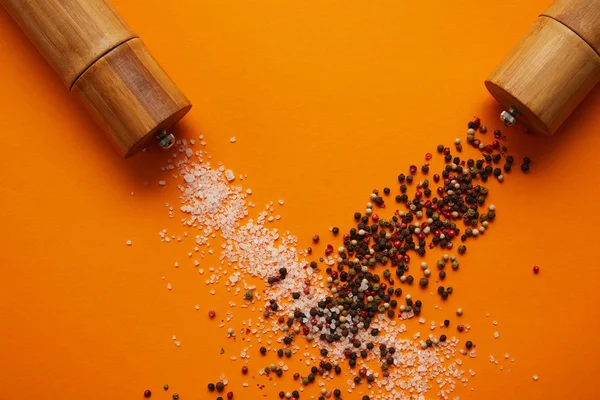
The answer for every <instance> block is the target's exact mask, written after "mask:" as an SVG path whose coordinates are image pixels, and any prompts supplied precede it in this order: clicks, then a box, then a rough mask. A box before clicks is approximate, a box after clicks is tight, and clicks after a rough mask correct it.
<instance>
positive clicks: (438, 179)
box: [433, 174, 440, 183]
mask: <svg viewBox="0 0 600 400" xmlns="http://www.w3.org/2000/svg"><path fill="white" fill-rule="evenodd" d="M433 181H434V182H435V183H438V182H439V181H440V175H439V174H433Z"/></svg>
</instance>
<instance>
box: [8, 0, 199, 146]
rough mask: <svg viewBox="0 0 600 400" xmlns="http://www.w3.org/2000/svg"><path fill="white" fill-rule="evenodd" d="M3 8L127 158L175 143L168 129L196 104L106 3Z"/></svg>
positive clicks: (42, 1)
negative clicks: (156, 144)
mask: <svg viewBox="0 0 600 400" xmlns="http://www.w3.org/2000/svg"><path fill="white" fill-rule="evenodd" d="M0 4H2V5H3V6H4V7H5V8H6V10H7V11H8V12H9V14H10V15H11V16H12V18H13V19H14V20H15V21H16V22H17V23H18V24H19V26H20V27H21V28H22V29H23V31H24V32H25V33H26V34H27V36H28V37H29V39H30V40H31V41H32V42H33V44H34V45H35V46H36V47H37V48H38V50H39V51H40V53H42V55H43V56H44V58H45V59H46V60H47V61H48V63H49V64H50V65H51V66H52V67H53V68H54V70H55V71H56V72H57V74H58V75H59V77H60V78H61V79H62V81H63V82H64V84H65V85H66V87H67V89H68V90H70V91H72V92H75V93H76V94H77V95H78V96H79V98H80V99H81V100H82V102H83V104H84V106H85V108H86V109H87V110H88V111H89V113H90V114H91V115H92V116H93V117H94V118H95V119H96V120H97V121H98V122H99V123H100V125H102V126H103V127H104V128H105V130H106V131H107V133H108V136H109V137H110V139H111V140H112V141H113V142H114V143H115V145H116V146H117V148H118V149H119V150H120V151H121V152H122V154H124V155H125V157H129V156H131V155H133V154H135V153H136V152H137V151H139V150H141V149H143V148H144V147H145V146H146V145H147V144H148V142H149V141H151V140H152V139H154V138H156V139H155V140H156V141H158V142H159V144H160V145H161V146H162V147H169V146H170V145H171V144H172V142H173V140H174V138H173V136H172V135H171V134H167V133H166V130H167V129H169V128H171V127H172V126H173V125H174V124H175V123H176V122H177V121H179V120H180V119H181V118H182V117H183V116H184V115H185V114H186V113H187V112H188V111H189V110H190V108H191V106H192V105H191V103H190V102H189V101H188V99H187V98H186V97H185V96H184V95H183V93H182V92H181V91H180V90H179V88H178V87H177V86H176V85H175V84H174V83H173V81H172V80H171V79H170V78H169V77H168V76H167V74H166V73H165V71H164V70H163V69H162V68H161V67H160V66H159V65H158V63H157V62H156V60H155V59H154V58H153V57H152V56H151V55H150V53H149V52H148V49H147V48H146V46H145V45H144V43H143V42H142V41H141V40H140V39H139V38H138V37H137V35H136V34H135V33H134V32H133V31H132V30H131V28H130V27H129V26H128V25H127V24H126V23H125V22H124V21H123V19H122V18H121V17H120V16H119V14H118V13H117V11H116V10H115V9H114V8H113V7H112V5H111V4H110V3H109V2H108V0H69V1H64V0H0Z"/></svg>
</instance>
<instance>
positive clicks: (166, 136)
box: [156, 131, 175, 149]
mask: <svg viewBox="0 0 600 400" xmlns="http://www.w3.org/2000/svg"><path fill="white" fill-rule="evenodd" d="M156 138H157V139H158V145H159V146H160V147H162V148H163V149H168V148H170V147H171V146H173V144H175V136H173V134H172V133H167V132H165V131H160V132H157V133H156Z"/></svg>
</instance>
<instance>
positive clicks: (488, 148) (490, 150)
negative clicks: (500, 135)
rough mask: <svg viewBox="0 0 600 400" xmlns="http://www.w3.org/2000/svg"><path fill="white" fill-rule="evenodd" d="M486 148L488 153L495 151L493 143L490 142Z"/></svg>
mask: <svg viewBox="0 0 600 400" xmlns="http://www.w3.org/2000/svg"><path fill="white" fill-rule="evenodd" d="M484 150H485V152H486V153H491V152H493V151H494V147H492V145H491V144H488V145H486V146H485V147H484Z"/></svg>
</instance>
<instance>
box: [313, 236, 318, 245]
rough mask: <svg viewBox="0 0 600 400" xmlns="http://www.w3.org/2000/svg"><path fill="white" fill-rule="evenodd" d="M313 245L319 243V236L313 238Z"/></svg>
mask: <svg viewBox="0 0 600 400" xmlns="http://www.w3.org/2000/svg"><path fill="white" fill-rule="evenodd" d="M313 243H319V235H315V236H313Z"/></svg>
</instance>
